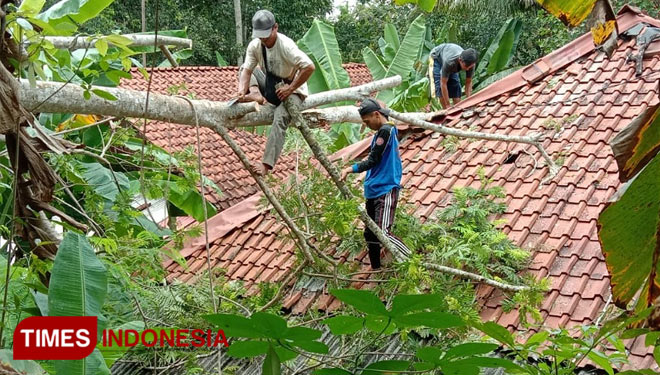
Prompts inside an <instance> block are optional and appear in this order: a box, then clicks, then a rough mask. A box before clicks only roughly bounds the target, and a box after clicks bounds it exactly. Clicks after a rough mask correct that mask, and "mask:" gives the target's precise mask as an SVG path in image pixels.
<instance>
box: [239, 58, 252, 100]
mask: <svg viewBox="0 0 660 375" xmlns="http://www.w3.org/2000/svg"><path fill="white" fill-rule="evenodd" d="M251 75H252V69H248V68H245V67H244V68H243V69H241V76H240V77H239V78H238V101H239V102H243V101H246V97H245V94H247V92H248V89H249V87H250V76H251Z"/></svg>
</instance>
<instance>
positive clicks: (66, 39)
mask: <svg viewBox="0 0 660 375" xmlns="http://www.w3.org/2000/svg"><path fill="white" fill-rule="evenodd" d="M122 36H123V37H125V38H128V39H130V40H131V44H129V45H128V47H153V45H154V36H153V35H148V34H147V35H143V34H123V35H122ZM43 39H44V40H46V41H48V42H51V43H52V44H53V46H54V47H55V48H60V49H68V50H76V49H85V48H94V43H95V42H96V40H97V38H94V37H83V36H45V37H44V38H43ZM38 41H39V39H37V40H36V41H35V43H36V42H38ZM108 44H109V45H112V43H108ZM192 45H193V43H192V40H191V39H186V38H179V37H175V36H165V35H158V37H157V38H156V46H157V47H160V46H169V47H180V48H192Z"/></svg>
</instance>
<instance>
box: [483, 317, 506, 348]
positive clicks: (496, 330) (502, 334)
mask: <svg viewBox="0 0 660 375" xmlns="http://www.w3.org/2000/svg"><path fill="white" fill-rule="evenodd" d="M475 327H476V328H477V329H478V330H480V331H481V332H483V333H485V334H486V335H488V336H490V337H492V338H493V339H495V340H497V341H499V342H501V343H503V344H506V345H508V346H509V347H512V346H514V341H513V336H512V335H511V332H509V331H508V330H507V329H506V328H504V327H502V326H501V325H499V324H497V323H494V322H485V323H483V324H478V325H476V326H475Z"/></svg>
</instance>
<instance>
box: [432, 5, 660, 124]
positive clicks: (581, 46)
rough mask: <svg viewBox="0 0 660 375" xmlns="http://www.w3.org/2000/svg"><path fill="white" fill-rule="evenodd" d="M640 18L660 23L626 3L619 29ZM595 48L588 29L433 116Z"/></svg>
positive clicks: (520, 83) (493, 94) (519, 84)
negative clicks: (561, 45)
mask: <svg viewBox="0 0 660 375" xmlns="http://www.w3.org/2000/svg"><path fill="white" fill-rule="evenodd" d="M639 22H647V23H649V24H652V25H654V26H658V27H660V20H657V19H655V18H652V17H649V16H647V15H645V14H643V13H642V12H641V10H639V9H638V8H634V7H631V6H629V5H627V4H626V5H624V6H623V7H622V8H621V10H620V11H619V13H618V15H617V30H618V32H619V34H621V33H623V32H624V31H626V30H628V29H630V28H631V27H633V26H635V25H636V24H638V23H639ZM595 50H596V46H595V45H594V44H593V42H592V37H591V33H590V32H586V33H584V34H582V35H581V36H579V37H578V38H575V39H574V40H573V41H571V42H570V43H568V44H566V45H564V46H563V47H561V48H558V49H556V50H554V51H552V52H550V53H549V54H547V55H545V56H543V57H541V58H539V59H538V60H536V61H534V62H533V63H531V64H529V65H526V66H523V67H521V68H520V69H518V70H516V71H515V72H513V73H511V74H509V75H508V76H506V77H505V78H503V79H501V80H499V81H497V82H494V83H493V84H491V85H489V86H488V87H486V88H485V89H484V90H481V91H479V92H478V93H476V94H475V95H473V96H471V97H470V98H467V99H465V100H463V101H461V102H460V103H458V104H457V105H455V106H454V107H452V108H450V109H449V110H448V111H446V112H444V113H442V114H441V115H438V116H434V117H433V118H432V119H431V120H432V121H437V120H443V119H445V118H447V117H450V118H454V117H456V116H458V115H460V114H461V113H462V112H463V111H464V110H467V109H469V108H470V107H472V106H474V105H477V104H480V103H482V102H485V101H487V100H490V99H492V98H494V97H496V96H499V95H502V94H505V93H507V92H510V91H513V90H517V89H519V88H521V87H523V86H525V85H528V84H532V83H534V82H536V81H538V80H540V79H542V78H544V77H546V76H548V75H550V74H553V73H555V72H556V71H558V70H560V69H562V68H564V67H565V66H567V65H569V64H571V63H573V62H575V61H576V60H578V59H579V58H581V57H582V56H584V55H586V54H588V53H591V52H593V51H595Z"/></svg>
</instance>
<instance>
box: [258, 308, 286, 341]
mask: <svg viewBox="0 0 660 375" xmlns="http://www.w3.org/2000/svg"><path fill="white" fill-rule="evenodd" d="M250 320H251V321H252V322H253V324H254V326H255V328H256V329H258V330H259V331H260V332H262V333H263V334H264V337H268V338H273V339H281V338H284V337H285V335H286V333H287V326H286V320H284V319H282V318H281V317H279V316H277V315H274V314H269V313H264V312H258V313H254V314H252V316H250Z"/></svg>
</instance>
